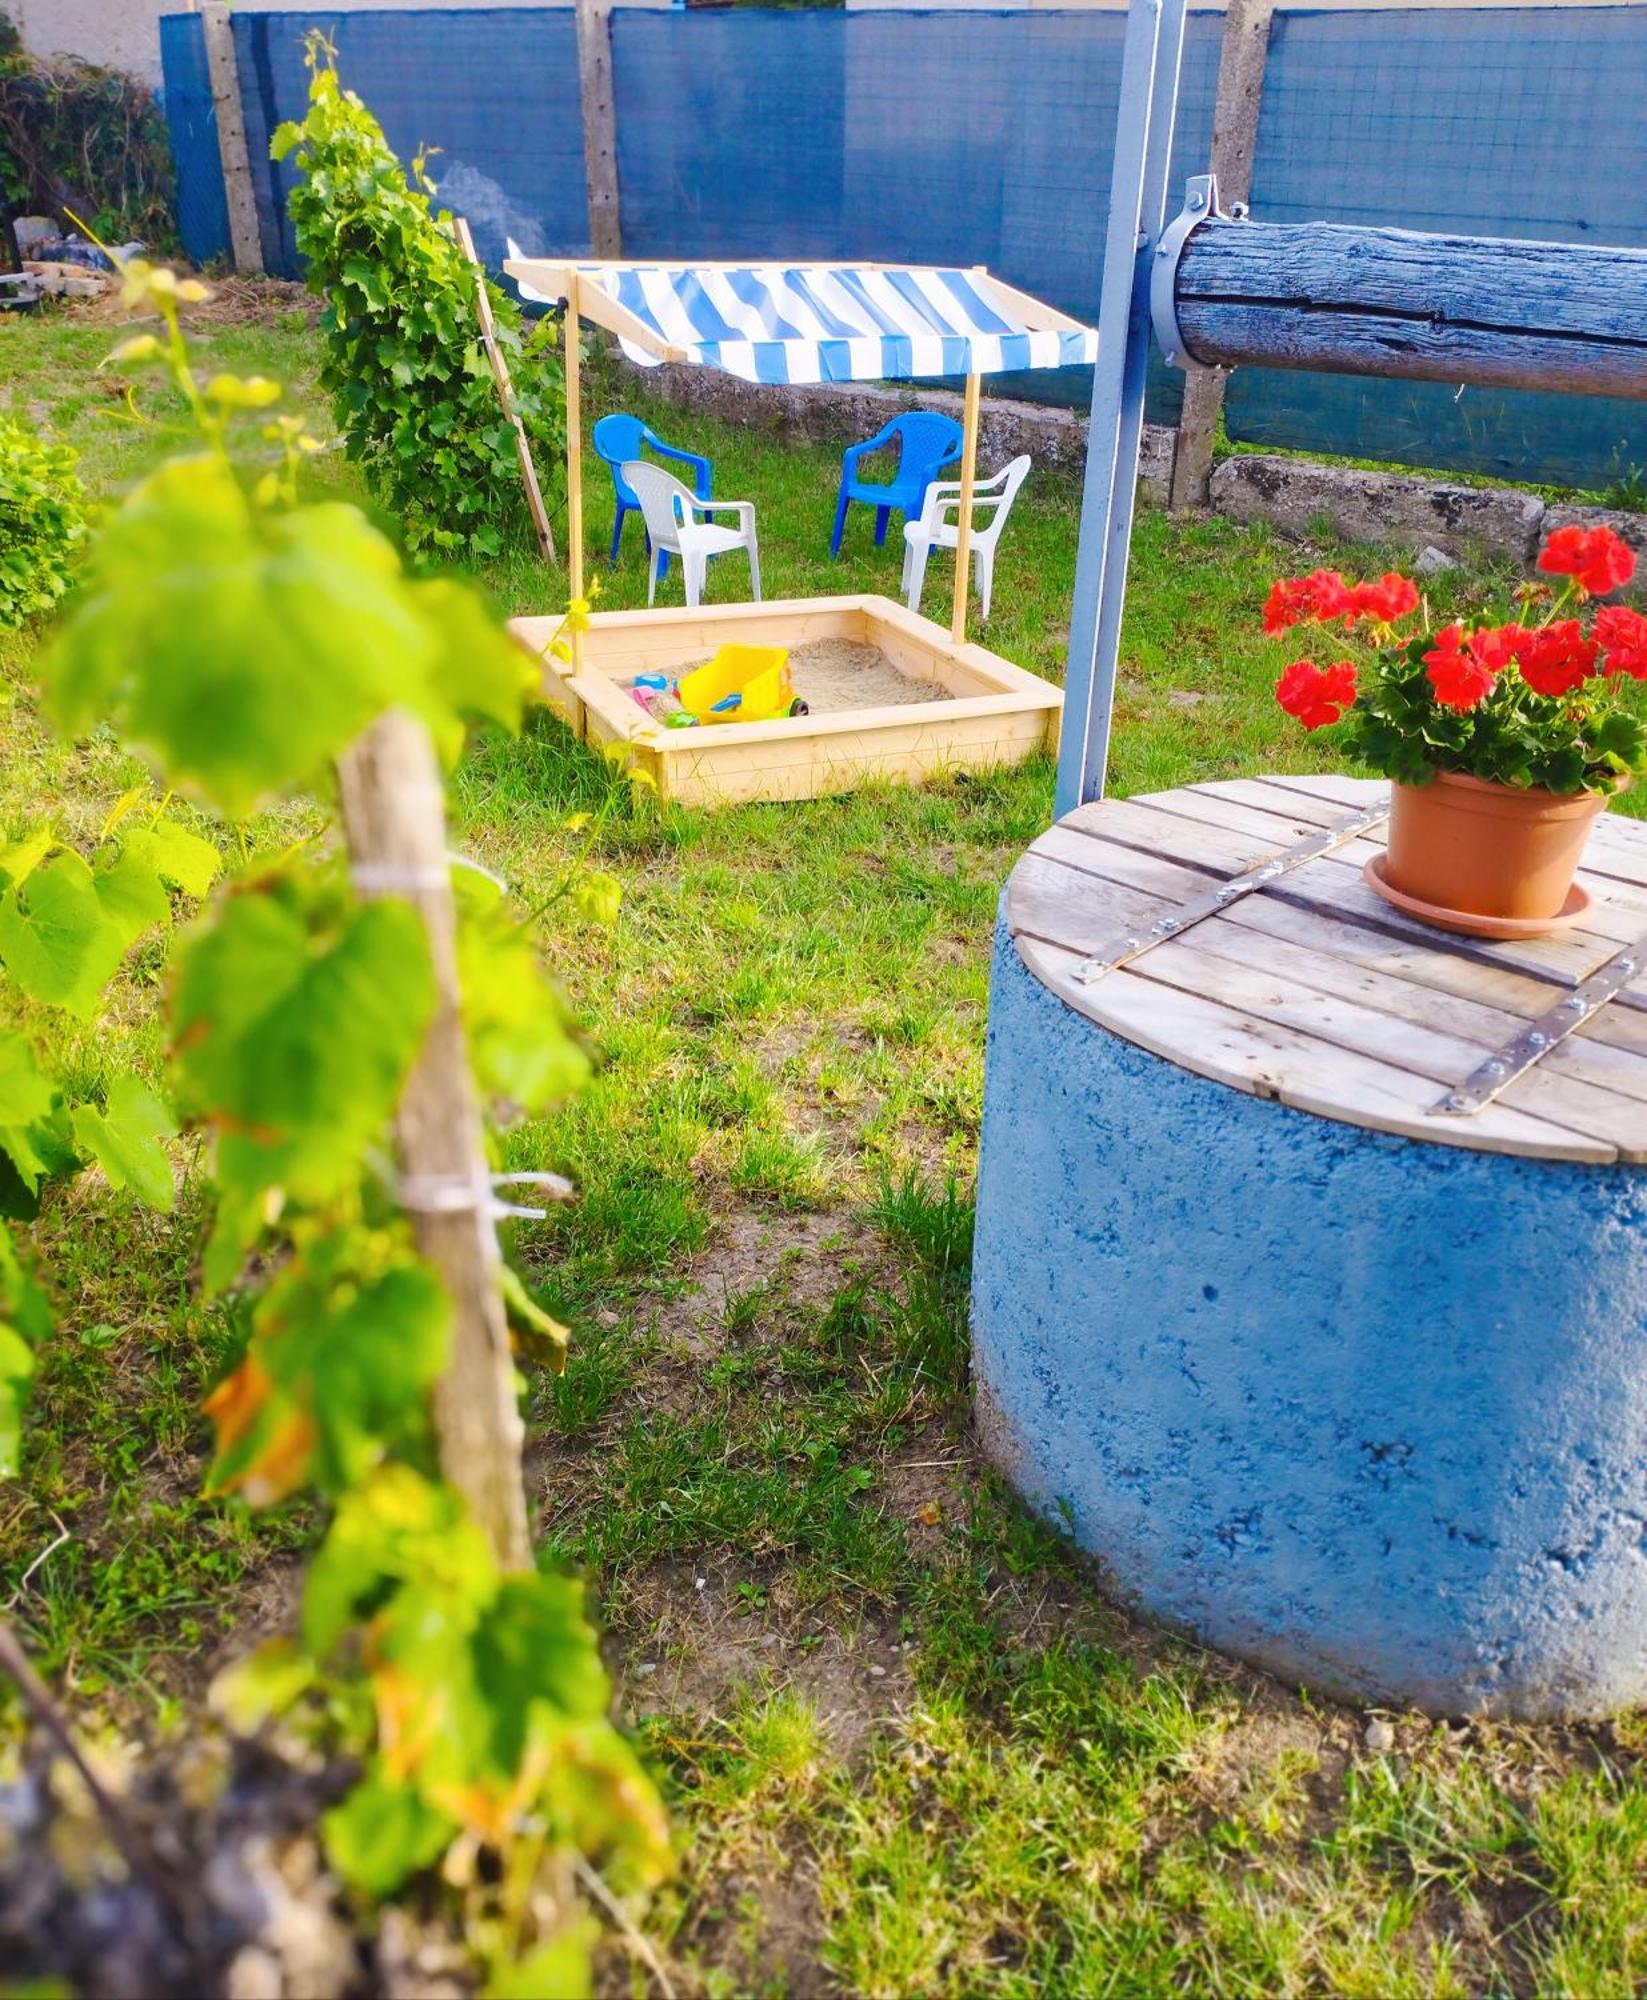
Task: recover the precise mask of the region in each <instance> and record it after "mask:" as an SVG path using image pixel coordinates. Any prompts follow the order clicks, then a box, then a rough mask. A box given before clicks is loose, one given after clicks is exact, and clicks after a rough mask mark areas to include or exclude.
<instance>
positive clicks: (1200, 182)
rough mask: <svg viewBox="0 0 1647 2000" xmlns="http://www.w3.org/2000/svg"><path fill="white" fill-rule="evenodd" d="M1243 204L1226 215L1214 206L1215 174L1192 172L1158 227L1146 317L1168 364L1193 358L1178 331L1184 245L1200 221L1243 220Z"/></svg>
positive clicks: (1179, 364) (1177, 365) (1182, 364)
mask: <svg viewBox="0 0 1647 2000" xmlns="http://www.w3.org/2000/svg"><path fill="white" fill-rule="evenodd" d="M1246 219H1247V205H1246V203H1245V202H1244V201H1241V202H1237V203H1236V204H1235V206H1234V207H1233V208H1232V209H1231V210H1230V212H1229V214H1228V215H1226V214H1225V213H1224V211H1223V210H1222V209H1221V208H1220V207H1219V206H1218V176H1217V175H1216V174H1192V175H1191V176H1190V181H1189V186H1188V187H1187V188H1186V189H1185V191H1184V206H1183V207H1182V208H1181V209H1180V210H1179V211H1178V213H1177V214H1176V215H1175V216H1174V217H1173V218H1172V220H1171V221H1170V222H1169V223H1168V224H1167V226H1166V228H1165V229H1163V230H1162V231H1161V234H1160V236H1159V237H1158V238H1157V240H1156V244H1155V255H1154V256H1153V257H1152V258H1151V259H1150V273H1149V317H1150V325H1151V327H1152V328H1153V329H1154V332H1155V342H1156V345H1157V346H1158V347H1159V348H1160V350H1161V354H1162V358H1163V359H1164V360H1165V362H1166V364H1167V366H1168V367H1169V368H1184V367H1187V366H1188V365H1189V363H1190V362H1192V361H1193V360H1194V359H1195V356H1194V355H1193V354H1190V353H1189V352H1188V351H1187V350H1186V348H1185V346H1184V338H1183V335H1182V334H1181V333H1180V332H1179V331H1178V266H1179V263H1180V262H1181V260H1182V258H1183V255H1184V245H1185V244H1186V243H1187V242H1188V241H1189V240H1190V238H1191V236H1193V235H1194V234H1195V232H1196V230H1198V229H1199V228H1200V227H1201V225H1202V223H1203V222H1245V220H1246Z"/></svg>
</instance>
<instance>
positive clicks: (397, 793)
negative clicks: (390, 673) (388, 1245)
mask: <svg viewBox="0 0 1647 2000" xmlns="http://www.w3.org/2000/svg"><path fill="white" fill-rule="evenodd" d="M338 791H339V796H340V799H341V803H342V808H343V827H344V832H345V834H346V836H347V838H348V844H349V858H350V861H351V863H352V864H353V866H354V868H355V869H356V870H357V871H358V872H359V873H360V874H361V875H362V876H363V877H364V880H363V882H362V887H361V894H362V895H365V896H382V895H392V896H398V897H400V898H401V900H402V901H404V902H407V903H410V904H411V905H412V907H413V908H414V909H415V910H416V911H417V913H418V915H419V917H420V918H421V919H422V920H423V928H424V931H425V933H426V935H427V937H428V940H429V956H430V959H431V961H432V963H433V966H434V973H435V984H436V988H437V991H438V995H439V998H438V1001H437V1004H436V1008H435V1017H434V1020H433V1021H432V1022H431V1023H430V1025H429V1032H428V1034H427V1036H426V1037H425V1038H424V1043H423V1047H422V1050H421V1051H420V1052H419V1055H418V1059H417V1061H416V1063H415V1064H414V1065H413V1068H412V1073H411V1075H410V1076H409V1077H408V1078H407V1079H406V1088H405V1089H404V1090H403V1091H402V1093H401V1099H400V1106H399V1109H398V1110H397V1112H396V1114H395V1136H396V1142H397V1149H398V1152H399V1156H400V1172H401V1177H402V1181H403V1183H404V1184H405V1187H406V1191H407V1194H408V1196H409V1197H410V1198H409V1199H408V1201H407V1203H406V1206H407V1209H408V1212H409V1213H410V1215H411V1217H412V1228H413V1232H414V1234H415V1236H416V1238H417V1246H418V1248H419V1250H420V1251H421V1252H422V1253H423V1255H424V1256H425V1257H426V1258H427V1259H428V1260H429V1262H430V1263H431V1264H432V1265H433V1266H434V1268H435V1270H436V1271H437V1272H439V1274H440V1277H441V1280H442V1282H443V1283H444V1284H445V1286H446V1290H447V1294H448V1296H449V1297H450V1299H451V1302H452V1354H451V1360H450V1361H449V1362H448V1364H447V1368H446V1373H445V1374H444V1375H443V1376H442V1377H441V1378H440V1380H439V1381H438V1382H437V1383H436V1384H435V1393H434V1411H435V1433H436V1439H437V1443H438V1447H439V1452H440V1469H441V1472H442V1473H443V1474H444V1476H445V1477H446V1479H447V1480H449V1481H450V1483H451V1484H452V1485H453V1486H455V1487H456V1488H457V1489H458V1491H459V1492H460V1493H461V1494H462V1495H463V1497H464V1499H465V1500H466V1501H467V1502H468V1504H469V1508H470V1511H471V1512H472V1513H473V1515H474V1517H475V1519H476V1520H477V1521H478V1522H479V1523H480V1525H481V1527H482V1528H483V1529H484V1531H485V1533H486V1535H487V1537H488V1539H489V1540H490V1542H491V1544H492V1548H493V1550H494V1551H495V1553H496V1555H497V1558H498V1561H499V1562H500V1563H501V1564H502V1565H503V1566H504V1568H505V1569H528V1568H530V1567H531V1561H532V1551H531V1544H530V1541H529V1540H528V1537H527V1529H526V1495H525V1492H524V1490H523V1487H522V1483H521V1453H522V1450H523V1448H524V1445H525V1428H524V1426H523V1425H522V1423H521V1418H520V1409H519V1405H518V1403H517V1401H516V1396H515V1367H514V1361H513V1359H512V1357H511V1354H510V1349H509V1330H508V1326H507V1324H506V1322H505V1319H504V1311H503V1298H502V1294H501V1293H500V1291H499V1289H498V1274H499V1263H500V1259H499V1255H498V1244H497V1234H496V1231H495V1230H494V1228H493V1225H492V1216H491V1209H490V1195H491V1183H490V1180H489V1178H488V1173H489V1169H488V1167H487V1161H486V1148H485V1143H484V1139H483V1136H482V1131H481V1121H480V1103H479V1100H478V1098H477V1097H476V1094H475V1086H474V1080H473V1078H472V1077H471V1076H470V1074H469V1053H468V1048H467V1046H466V1044H465V1042H464V1037H463V1018H462V1012H461V998H460V994H459V991H458V973H457V913H456V909H455V907H454V905H453V902H452V887H451V880H450V872H449V869H450V864H449V863H448V861H447V858H446V797H445V788H444V786H443V785H442V783H441V776H440V766H439V764H438V763H437V762H436V760H435V752H434V745H433V744H432V743H431V742H430V740H429V735H428V732H427V730H425V729H424V728H423V726H422V724H421V723H418V722H415V721H414V720H413V719H412V718H411V717H410V716H409V715H406V714H403V713H401V712H400V711H398V710H391V711H390V713H389V714H387V715H384V716H382V717H380V718H379V720H378V721H376V722H375V723H373V725H372V726H371V728H370V729H368V730H367V731H366V732H365V734H364V735H363V736H361V737H360V738H359V740H358V741H357V742H355V743H354V744H352V745H351V746H350V748H349V749H348V750H347V751H346V752H345V753H344V755H343V756H342V757H341V758H340V759H339V761H338Z"/></svg>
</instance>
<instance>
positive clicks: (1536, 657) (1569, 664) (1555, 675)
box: [1515, 618, 1647, 695]
mask: <svg viewBox="0 0 1647 2000" xmlns="http://www.w3.org/2000/svg"><path fill="white" fill-rule="evenodd" d="M1643 623H1644V624H1647V620H1644V621H1643ZM1600 650H1601V649H1600V647H1599V646H1598V645H1597V644H1596V642H1595V640H1594V639H1586V638H1585V636H1584V627H1583V626H1582V625H1580V624H1579V622H1578V620H1577V619H1576V618H1563V619H1562V620H1561V621H1560V623H1559V624H1556V625H1546V626H1544V627H1543V629H1542V630H1540V631H1537V632H1523V633H1522V634H1521V638H1520V643H1519V644H1518V645H1517V647H1516V655H1515V656H1516V663H1517V665H1518V666H1519V667H1520V668H1521V678H1522V679H1523V680H1524V681H1525V682H1526V683H1527V685H1528V687H1530V688H1531V689H1532V691H1533V692H1534V694H1548V695H1563V694H1571V693H1572V691H1573V689H1574V688H1576V687H1578V686H1579V685H1580V683H1581V682H1584V681H1587V680H1588V679H1589V678H1590V676H1591V674H1593V673H1594V672H1595V670H1596V654H1597V653H1598V652H1599V651H1600Z"/></svg>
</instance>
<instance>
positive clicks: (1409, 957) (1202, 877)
mask: <svg viewBox="0 0 1647 2000" xmlns="http://www.w3.org/2000/svg"><path fill="white" fill-rule="evenodd" d="M1336 810H1337V809H1336V808H1334V811H1335V812H1336ZM1029 852H1030V854H1031V855H1034V856H1036V857H1037V858H1039V859H1042V860H1050V861H1057V862H1060V863H1062V864H1063V865H1064V866H1065V867H1067V868H1071V869H1073V870H1075V871H1076V872H1078V873H1081V874H1086V875H1090V876H1092V877H1093V878H1094V879H1095V880H1098V881H1105V882H1113V883H1116V884H1118V885H1120V886H1122V887H1128V888H1135V889H1141V890H1144V891H1146V892H1148V893H1150V894H1152V895H1155V896H1158V897H1159V898H1160V899H1161V901H1162V906H1163V908H1178V907H1181V906H1182V905H1183V904H1185V903H1187V902H1190V901H1191V900H1193V898H1195V897H1196V896H1199V895H1201V894H1203V893H1204V892H1205V890H1206V888H1207V885H1208V881H1209V879H1211V878H1209V876H1207V875H1206V874H1204V873H1202V872H1201V871H1200V870H1198V869H1193V868H1190V867H1186V866H1185V865H1183V864H1182V863H1179V862H1175V861H1167V860H1164V859H1162V858H1161V857H1160V856H1158V855H1151V854H1145V853H1143V852H1141V851H1140V850H1139V849H1137V848H1131V847H1123V846H1120V845H1118V844H1116V843H1113V842H1107V841H1104V840H1101V839H1097V838H1095V837H1094V836H1093V834H1091V833H1090V832H1088V833H1077V832H1074V831H1073V830H1071V829H1070V828H1068V827H1066V826H1062V825H1060V826H1056V827H1051V828H1049V829H1048V831H1047V832H1046V833H1044V834H1042V835H1041V836H1040V838H1039V839H1038V840H1037V841H1036V842H1035V845H1034V846H1033V847H1032V848H1031V849H1030V850H1029ZM1018 880H1019V878H1018V876H1017V874H1016V873H1014V875H1013V877H1012V881H1011V883H1010V884H1009V892H1008V905H1007V907H1008V921H1009V925H1011V927H1013V928H1017V917H1016V915H1015V903H1014V897H1015V895H1016V891H1017V885H1018ZM1159 914H1160V911H1159V910H1152V911H1151V912H1150V915H1151V917H1153V916H1156V915H1159ZM1135 921H1136V920H1135V919H1134V918H1133V917H1132V916H1129V915H1120V914H1117V915H1116V916H1115V918H1114V922H1113V925H1112V927H1111V931H1110V933H1109V935H1114V934H1117V933H1119V932H1121V931H1123V930H1127V929H1131V928H1132V927H1133V924H1134V922H1135ZM1209 922H1212V923H1216V924H1218V925H1220V926H1221V925H1226V924H1231V925H1238V926H1240V927H1241V928H1242V929H1246V930H1252V931H1256V932H1260V933H1262V934H1264V935H1266V936H1270V937H1275V938H1281V939H1286V940H1290V941H1291V942H1294V943H1297V944H1304V945H1312V946H1315V947H1317V948H1319V949H1321V950H1330V951H1332V952H1333V953H1334V954H1335V955H1336V956H1338V957H1340V958H1342V959H1344V960H1345V961H1346V962H1347V963H1348V964H1349V965H1351V966H1361V967H1365V968H1367V969H1368V970H1370V971H1372V972H1374V973H1377V974H1380V975H1383V976H1386V977H1390V978H1395V979H1400V980H1404V981H1406V982H1407V983H1408V984H1410V985H1412V986H1413V987H1414V988H1415V989H1417V990H1418V991H1419V992H1420V993H1422V994H1425V995H1434V994H1438V993H1439V994H1442V995H1449V994H1450V995H1456V996H1457V997H1459V998H1460V999H1465V1000H1472V1001H1477V1002H1479V1003H1481V1004H1482V1005H1483V1006H1486V1007H1489V1008H1493V1009H1496V1010H1498V1011H1499V1012H1500V1013H1502V1014H1503V1015H1504V1016H1506V1017H1507V1019H1508V1020H1509V1021H1510V1022H1511V1023H1512V1024H1513V1023H1520V1022H1526V1021H1529V1020H1536V1019H1537V1017H1538V1016H1539V1015H1541V1014H1543V1013H1544V1012H1545V1011H1546V1010H1547V1009H1548V1008H1549V1007H1550V1005H1551V1004H1552V1002H1553V1001H1554V1000H1555V999H1557V998H1559V996H1560V994H1561V992H1562V991H1563V990H1564V986H1565V982H1559V983H1557V982H1552V981H1551V980H1550V979H1549V978H1548V977H1541V976H1536V975H1534V974H1532V973H1530V972H1522V971H1517V970H1514V969H1512V968H1510V967H1508V966H1503V965H1498V964H1494V963H1491V962H1489V961H1487V960H1484V959H1482V958H1478V957H1474V956H1470V955H1466V954H1465V953H1463V952H1458V951H1454V950H1452V949H1450V948H1449V946H1448V944H1447V942H1446V940H1445V939H1444V938H1442V937H1441V936H1440V934H1438V933H1436V932H1433V931H1430V930H1429V929H1427V928H1426V927H1424V926H1422V925H1418V924H1412V925H1410V927H1409V929H1408V931H1407V934H1406V935H1404V936H1403V935H1400V934H1397V933H1394V932H1392V931H1390V930H1388V929H1384V928H1380V927H1377V926H1375V925H1374V924H1372V923H1370V922H1358V921H1356V920H1354V919H1353V918H1350V917H1347V916H1344V915H1341V914H1333V913H1332V912H1330V911H1328V910H1327V909H1325V908H1324V907H1320V906H1313V907H1304V906H1300V905H1299V904H1295V903H1291V902H1287V901H1285V900H1284V899H1282V898H1281V897H1279V896H1277V895H1276V894H1275V893H1274V891H1273V890H1270V891H1266V892H1265V893H1263V894H1261V895H1257V896H1248V897H1244V898H1243V899H1242V900H1241V901H1240V902H1238V903H1233V904H1231V905H1230V907H1229V908H1228V909H1227V910H1225V911H1223V912H1222V913H1221V914H1220V915H1219V916H1218V917H1217V918H1215V919H1209ZM1096 942H1097V941H1095V942H1094V944H1093V945H1091V946H1089V947H1088V948H1089V949H1093V948H1096ZM1579 1035H1580V1036H1581V1037H1583V1038H1584V1039H1587V1040H1589V1039H1593V1040H1596V1041H1600V1042H1605V1043H1607V1044H1608V1045H1610V1046H1612V1047H1616V1048H1619V1049H1623V1050H1630V1051H1634V1052H1638V1053H1644V1054H1647V1017H1643V1016H1642V1015H1640V1014H1637V1013H1635V1012H1633V1011H1631V1010H1621V1009H1619V1008H1614V1007H1609V1008H1605V1009H1603V1010H1602V1012H1600V1013H1599V1014H1596V1015H1594V1016H1592V1018H1591V1019H1590V1020H1589V1021H1588V1022H1586V1023H1585V1025H1584V1026H1583V1028H1581V1029H1580V1030H1579ZM1632 1094H1633V1093H1632Z"/></svg>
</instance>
